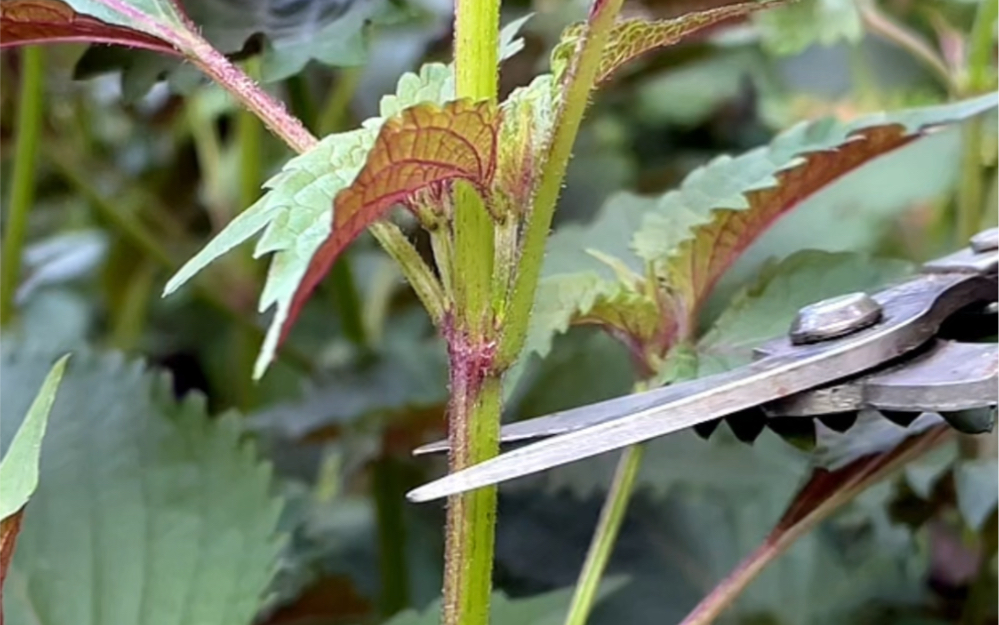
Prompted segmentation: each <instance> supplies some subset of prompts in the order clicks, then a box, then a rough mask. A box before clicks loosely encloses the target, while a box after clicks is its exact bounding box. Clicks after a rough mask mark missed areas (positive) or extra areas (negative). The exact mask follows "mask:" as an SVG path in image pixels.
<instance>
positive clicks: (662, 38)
mask: <svg viewBox="0 0 999 625" xmlns="http://www.w3.org/2000/svg"><path fill="white" fill-rule="evenodd" d="M783 4H785V1H784V0H768V1H765V2H744V3H740V4H730V5H726V6H721V7H715V8H711V9H705V10H703V11H692V12H690V13H686V14H684V15H682V16H680V17H676V18H672V19H665V20H654V21H649V20H644V19H629V20H624V21H621V22H618V23H617V24H615V25H614V27H613V28H612V29H611V32H610V34H609V35H608V40H607V45H606V46H605V47H604V50H603V54H601V56H600V65H599V67H598V69H597V76H596V79H595V82H596V84H598V85H599V84H600V83H602V82H605V81H606V80H607V79H609V78H610V77H611V75H612V74H613V73H614V72H615V71H617V70H618V69H620V68H621V67H622V66H623V65H624V64H625V63H628V62H629V61H632V60H634V59H635V58H637V57H639V56H641V55H643V54H645V53H647V52H649V51H651V50H655V49H656V48H663V47H666V46H671V45H674V44H676V43H679V42H680V41H683V40H684V39H686V38H687V37H689V36H690V35H692V34H694V33H696V32H698V31H700V30H703V29H705V28H707V27H709V26H712V25H714V24H717V23H718V22H721V21H724V20H729V19H732V18H735V17H741V16H743V15H748V14H750V13H753V12H755V11H759V10H762V9H769V8H771V7H772V6H779V5H783ZM594 10H595V9H594ZM586 28H587V27H586V24H585V23H578V24H573V25H572V26H569V27H568V28H566V29H565V31H563V33H562V37H561V39H560V40H559V43H558V44H557V45H556V46H555V49H554V50H552V59H553V60H552V67H553V68H555V75H556V76H559V75H560V72H561V70H562V69H563V68H564V67H565V61H566V60H567V59H569V58H570V57H571V56H572V55H573V54H574V52H575V50H576V46H577V45H578V44H579V42H580V41H581V40H582V38H583V37H584V36H585V34H586Z"/></svg>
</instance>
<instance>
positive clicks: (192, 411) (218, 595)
mask: <svg viewBox="0 0 999 625" xmlns="http://www.w3.org/2000/svg"><path fill="white" fill-rule="evenodd" d="M50 362H51V360H50V356H49V355H48V354H47V353H45V352H38V351H34V350H32V349H31V348H28V347H23V346H14V345H12V344H11V342H10V341H8V340H5V341H4V343H3V355H2V364H3V372H4V375H3V379H2V385H3V392H2V393H0V401H2V411H0V418H2V419H3V426H4V427H3V428H2V431H0V435H2V436H3V443H4V444H5V445H6V444H8V443H9V442H10V440H9V434H8V433H9V432H11V431H12V430H13V429H15V428H16V427H17V421H16V420H17V419H19V418H20V415H23V414H24V409H25V407H26V404H27V403H28V397H27V396H26V394H25V393H24V389H26V388H34V387H36V386H37V384H38V383H39V381H40V380H41V378H42V377H43V376H44V374H45V371H46V370H47V369H48V364H49V363H50ZM171 386H172V385H171V384H170V381H169V380H168V379H167V378H165V377H163V376H160V375H155V374H152V373H150V372H148V371H146V370H145V368H144V367H143V366H141V365H140V364H137V363H126V362H125V361H124V360H123V359H122V358H120V357H118V356H114V355H97V354H92V353H82V354H76V355H75V356H74V360H73V363H72V364H71V366H70V367H69V368H68V369H67V371H66V374H65V376H64V377H63V381H62V386H61V388H60V392H59V396H58V397H57V399H56V401H55V405H54V406H53V409H52V413H51V417H50V419H49V426H48V431H47V433H46V437H45V440H44V442H43V445H42V461H41V468H40V479H39V485H38V489H37V490H36V492H35V494H34V496H33V498H32V501H31V504H30V505H29V506H28V507H27V508H26V512H25V514H24V521H23V528H22V531H21V535H20V537H19V539H18V548H17V551H16V552H15V554H14V559H13V562H12V565H11V569H10V574H9V577H8V580H7V588H6V591H7V592H6V594H5V597H4V606H3V607H4V609H5V612H6V616H7V619H9V621H10V623H11V624H12V625H21V624H27V623H33V624H36V625H155V624H160V623H176V622H184V623H203V624H206V625H209V624H210V625H229V624H231V625H241V624H246V623H249V622H250V621H251V619H252V618H253V616H254V614H255V612H256V610H257V608H258V607H259V605H260V602H261V600H262V593H263V592H264V590H265V588H266V586H267V583H268V581H269V580H270V578H271V575H272V574H273V569H274V565H275V562H276V556H277V551H278V547H279V544H278V543H279V541H278V540H277V536H276V535H275V527H276V522H277V517H278V514H279V512H280V505H279V502H278V501H277V500H276V499H274V498H273V497H272V495H271V494H270V492H269V489H270V470H269V467H268V466H267V465H264V464H261V463H260V462H259V461H258V460H257V458H256V455H255V453H254V450H253V448H252V446H250V445H249V444H248V442H247V441H246V440H245V438H244V436H245V434H244V431H243V429H242V427H241V424H240V420H239V419H237V418H236V417H235V415H228V416H224V417H221V418H218V419H210V418H209V417H208V415H206V414H205V411H204V402H203V401H202V400H201V398H196V397H192V398H189V399H187V400H186V401H183V402H180V403H178V402H177V401H176V400H175V399H174V398H173V390H172V388H171Z"/></svg>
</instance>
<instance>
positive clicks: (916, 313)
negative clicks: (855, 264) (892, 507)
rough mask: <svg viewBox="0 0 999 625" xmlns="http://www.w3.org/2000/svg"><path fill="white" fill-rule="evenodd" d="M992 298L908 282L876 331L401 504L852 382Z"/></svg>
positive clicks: (670, 399) (685, 395)
mask: <svg viewBox="0 0 999 625" xmlns="http://www.w3.org/2000/svg"><path fill="white" fill-rule="evenodd" d="M994 295H995V284H994V281H989V280H983V279H982V278H981V277H979V276H975V275H935V276H924V277H919V278H916V279H914V280H912V281H910V282H907V283H904V284H902V285H899V286H897V287H893V288H891V289H888V290H886V291H883V292H882V293H880V294H878V295H877V296H876V299H878V300H879V301H880V302H881V304H882V305H883V307H884V321H883V322H882V323H881V324H879V325H876V326H874V327H871V328H868V329H866V330H862V331H860V332H858V333H856V334H853V335H850V336H848V337H846V338H844V339H839V340H832V341H827V342H823V343H818V344H815V345H804V346H792V345H790V344H789V343H788V341H787V340H786V339H779V340H777V341H775V342H774V343H773V344H771V345H768V346H767V348H766V350H765V352H766V353H768V354H770V355H769V356H767V357H765V358H763V359H762V360H758V361H756V362H754V363H751V364H749V365H747V366H745V367H743V368H741V369H736V370H734V371H731V372H728V373H722V374H719V375H715V376H711V377H707V378H701V379H698V380H693V381H690V382H685V383H683V384H678V385H674V386H670V387H667V388H665V389H661V390H660V391H659V392H658V394H657V395H656V396H655V397H649V398H648V400H647V401H646V400H645V399H644V398H643V399H641V400H640V402H644V403H641V404H640V405H639V406H637V407H636V409H635V410H634V411H633V412H632V413H630V414H628V415H626V416H624V417H621V418H616V419H610V420H607V421H604V422H601V423H598V424H596V425H594V426H592V427H589V428H585V429H580V430H576V431H572V432H569V433H567V434H564V435H562V436H557V437H554V438H550V439H547V440H544V441H541V442H538V443H534V444H531V445H528V446H526V447H523V448H521V449H516V450H514V451H511V452H508V453H505V454H503V455H501V456H499V457H497V458H493V459H492V460H488V461H486V462H483V463H481V464H478V465H475V466H473V467H470V468H468V469H465V470H463V471H459V472H457V473H452V474H450V475H447V476H445V477H443V478H441V479H439V480H437V481H435V482H431V483H430V484H427V485H425V486H422V487H420V488H417V489H415V490H413V491H411V492H410V493H409V495H408V497H409V499H410V500H412V501H429V500H432V499H437V498H440V497H446V496H448V495H453V494H457V493H460V492H464V491H468V490H472V489H475V488H481V487H483V486H488V485H490V484H496V483H498V482H502V481H506V480H510V479H514V478H517V477H523V476H525V475H529V474H531V473H537V472H539V471H544V470H546V469H550V468H552V467H555V466H559V465H562V464H568V463H571V462H575V461H577V460H582V459H584V458H589V457H591V456H596V455H598V454H601V453H604V452H607V451H612V450H614V449H618V448H621V447H626V446H628V445H633V444H636V443H641V442H644V441H647V440H651V439H653V438H658V437H660V436H664V435H666V434H670V433H672V432H676V431H679V430H682V429H686V428H688V427H692V426H694V425H697V424H699V423H703V422H706V421H711V420H713V419H717V418H719V417H723V416H726V415H730V414H733V413H736V412H739V411H741V410H745V409H748V408H753V407H757V406H760V405H762V404H765V403H767V402H770V401H773V400H775V399H778V398H781V397H786V396H788V395H791V394H794V393H798V392H801V391H804V390H807V389H811V388H814V387H817V386H819V385H823V384H827V383H829V382H833V381H835V380H838V379H842V378H845V377H848V376H851V375H855V374H857V373H860V372H862V371H865V370H868V369H871V368H873V367H875V366H878V365H880V364H881V363H884V362H886V361H888V360H890V359H892V358H894V357H896V356H898V355H901V354H903V353H906V352H908V351H910V350H912V349H914V348H916V347H918V346H919V345H922V344H923V343H925V342H926V341H927V340H929V339H930V338H932V337H933V336H934V335H935V334H936V332H937V330H938V328H939V326H940V323H941V322H942V320H943V319H945V318H946V317H948V316H949V315H950V314H952V313H953V312H954V311H955V310H957V309H958V308H961V307H962V306H964V305H966V304H968V303H969V302H970V301H976V298H980V297H994ZM638 397H642V396H638ZM612 401H613V400H612ZM580 410H584V409H580Z"/></svg>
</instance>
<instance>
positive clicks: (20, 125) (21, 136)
mask: <svg viewBox="0 0 999 625" xmlns="http://www.w3.org/2000/svg"><path fill="white" fill-rule="evenodd" d="M44 83H45V53H44V51H43V50H42V48H41V46H26V47H25V48H24V49H23V50H21V93H20V96H21V97H20V99H19V101H18V106H17V141H16V143H15V146H14V171H13V174H12V179H11V193H10V204H9V208H8V211H7V227H6V228H5V231H4V235H3V258H2V262H3V264H2V266H0V325H3V326H6V325H7V324H9V323H10V321H11V320H12V319H13V318H14V314H15V298H16V296H17V287H18V284H20V279H19V278H20V275H21V250H22V249H23V247H24V238H25V236H26V234H27V230H28V213H29V212H30V211H31V205H32V203H33V202H34V200H35V165H36V163H37V160H36V159H37V156H38V144H39V138H40V137H41V132H42V116H43V115H44V111H45V107H44V104H43V102H42V96H43V90H44Z"/></svg>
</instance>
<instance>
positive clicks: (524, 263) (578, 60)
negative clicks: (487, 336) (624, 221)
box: [497, 0, 624, 368]
mask: <svg viewBox="0 0 999 625" xmlns="http://www.w3.org/2000/svg"><path fill="white" fill-rule="evenodd" d="M623 2H624V0H594V7H593V10H592V12H591V14H590V21H589V28H588V29H587V31H586V35H585V36H584V38H583V41H582V42H581V44H580V45H581V46H582V48H581V49H580V50H578V54H577V55H576V56H575V59H574V63H573V65H572V66H571V67H570V68H569V70H568V79H567V80H568V84H567V85H566V86H565V88H564V90H563V92H562V103H561V107H560V109H559V112H558V117H557V120H556V122H555V131H554V133H553V136H552V143H551V147H550V148H549V151H548V158H547V159H546V161H545V164H544V167H543V168H542V171H541V180H540V182H539V184H538V190H537V193H536V194H535V197H534V205H533V207H532V208H531V214H530V216H529V217H528V223H527V229H526V232H525V233H524V242H523V248H522V249H523V253H522V254H521V259H520V265H519V267H518V273H517V278H516V281H515V284H514V290H513V297H512V300H511V303H510V307H509V317H508V318H507V325H506V328H505V330H504V338H503V341H502V342H501V344H500V353H499V355H498V358H497V366H498V367H500V368H503V367H504V366H507V365H509V364H510V363H512V362H513V361H514V360H516V358H517V356H518V355H519V354H520V350H521V349H522V348H523V346H524V339H525V338H526V337H527V326H528V322H529V320H530V315H531V307H532V306H533V304H534V292H535V290H537V287H538V278H539V277H540V275H541V261H542V259H543V258H544V252H545V240H546V239H547V238H548V231H549V230H550V229H551V224H552V217H553V216H554V215H555V205H556V204H557V203H558V196H559V192H560V191H561V189H562V180H563V179H564V178H565V172H566V168H567V167H568V165H569V158H570V157H571V156H572V146H573V143H575V141H576V134H577V132H578V131H579V126H580V124H581V123H582V121H583V113H585V112H586V105H587V103H588V101H589V98H590V91H591V90H592V89H593V82H594V80H595V79H596V76H597V70H598V69H599V66H600V57H601V54H602V53H603V50H604V47H605V46H606V44H607V39H608V36H609V35H610V31H611V27H612V26H613V25H614V20H615V19H616V18H617V14H618V12H619V11H620V10H621V5H622V4H623Z"/></svg>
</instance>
